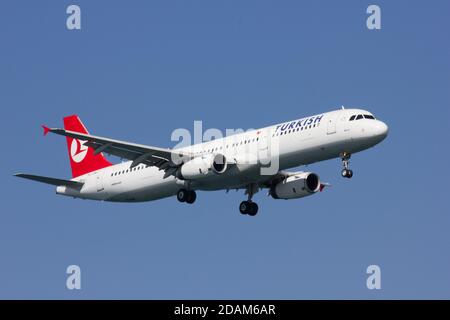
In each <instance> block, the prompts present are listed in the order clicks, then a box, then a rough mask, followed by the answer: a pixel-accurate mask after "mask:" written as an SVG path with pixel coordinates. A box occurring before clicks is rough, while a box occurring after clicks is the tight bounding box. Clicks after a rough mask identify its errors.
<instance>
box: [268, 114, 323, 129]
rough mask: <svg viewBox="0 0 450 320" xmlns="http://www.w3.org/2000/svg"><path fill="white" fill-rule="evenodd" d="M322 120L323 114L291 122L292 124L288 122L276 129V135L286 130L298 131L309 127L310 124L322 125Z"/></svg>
mask: <svg viewBox="0 0 450 320" xmlns="http://www.w3.org/2000/svg"><path fill="white" fill-rule="evenodd" d="M322 118H323V114H321V115H318V116H313V117H309V118H303V119H300V120H295V121H291V122H286V123H283V124H279V125H277V127H276V128H275V133H277V132H279V131H281V132H283V131H285V130H292V129H297V128H300V127H304V126H308V125H310V124H318V123H320V121H321V120H322Z"/></svg>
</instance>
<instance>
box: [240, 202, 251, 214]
mask: <svg viewBox="0 0 450 320" xmlns="http://www.w3.org/2000/svg"><path fill="white" fill-rule="evenodd" d="M249 208H250V202H248V201H242V202H241V204H240V205H239V211H240V212H241V213H242V214H247V213H248V211H249Z"/></svg>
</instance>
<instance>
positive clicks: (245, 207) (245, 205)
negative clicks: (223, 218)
mask: <svg viewBox="0 0 450 320" xmlns="http://www.w3.org/2000/svg"><path fill="white" fill-rule="evenodd" d="M256 192H258V186H257V185H256V184H251V185H249V186H248V187H247V191H246V193H247V194H248V200H247V201H242V202H241V204H240V205H239V211H240V212H241V213H242V214H248V215H249V216H252V217H254V216H256V214H257V213H258V205H257V204H256V202H253V201H252V197H253V195H254V194H255V193H256Z"/></svg>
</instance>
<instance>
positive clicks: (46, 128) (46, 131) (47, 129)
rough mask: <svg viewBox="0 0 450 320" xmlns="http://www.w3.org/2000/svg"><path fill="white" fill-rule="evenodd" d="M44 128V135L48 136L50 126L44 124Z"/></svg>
mask: <svg viewBox="0 0 450 320" xmlns="http://www.w3.org/2000/svg"><path fill="white" fill-rule="evenodd" d="M42 129H44V136H46V135H47V133H49V132H50V128H49V127H47V126H45V125H42Z"/></svg>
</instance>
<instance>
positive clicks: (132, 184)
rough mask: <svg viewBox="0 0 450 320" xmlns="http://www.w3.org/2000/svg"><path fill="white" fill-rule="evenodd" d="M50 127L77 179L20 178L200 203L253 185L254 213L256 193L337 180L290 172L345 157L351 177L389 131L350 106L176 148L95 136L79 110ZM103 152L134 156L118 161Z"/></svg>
mask: <svg viewBox="0 0 450 320" xmlns="http://www.w3.org/2000/svg"><path fill="white" fill-rule="evenodd" d="M42 127H43V129H44V135H47V134H48V133H54V134H57V135H61V136H65V137H66V141H67V147H68V153H69V160H70V165H71V169H72V179H70V180H66V179H57V178H50V177H44V176H37V175H31V174H23V173H18V174H15V176H17V177H21V178H26V179H30V180H34V181H38V182H42V183H46V184H50V185H54V186H56V193H57V194H59V195H65V196H70V197H73V198H81V199H91V200H100V201H112V202H143V201H152V200H157V199H161V198H166V197H171V196H176V197H177V199H178V201H180V202H185V203H188V204H192V203H194V202H195V200H196V198H197V194H196V191H198V190H202V191H214V190H226V191H229V190H233V189H236V190H245V194H246V195H247V200H245V201H242V202H241V203H240V205H239V211H240V213H242V214H243V215H249V216H255V215H256V214H257V212H258V205H257V203H256V202H254V201H253V196H254V194H255V193H257V192H258V191H260V190H262V189H268V195H270V196H271V197H272V198H274V199H298V198H303V197H306V196H310V195H313V194H316V193H318V192H320V191H322V190H323V189H324V188H325V187H326V186H328V185H329V184H327V183H323V182H321V180H320V178H319V175H318V174H317V173H314V172H303V171H296V172H289V171H285V170H286V169H290V168H294V167H298V166H305V165H309V164H312V163H315V162H319V161H324V160H327V159H333V158H340V159H341V161H342V166H343V168H342V172H341V174H342V176H343V177H345V178H351V177H352V176H353V171H352V170H351V169H350V168H349V161H350V157H351V155H352V154H354V153H357V152H360V151H363V150H366V149H368V148H371V147H373V146H375V145H377V144H378V143H380V142H381V141H383V140H384V139H385V138H386V137H387V135H388V132H389V128H388V126H387V125H386V124H385V123H384V122H382V121H380V120H378V119H376V118H375V117H374V115H373V114H372V113H371V112H369V111H367V110H362V109H345V108H344V107H342V109H338V110H333V111H330V112H325V113H321V114H316V115H313V116H309V117H305V118H301V119H297V120H293V121H288V122H284V123H280V124H276V125H272V126H268V127H264V128H260V129H255V130H249V131H247V132H243V133H238V134H234V135H230V136H227V137H224V138H220V139H216V140H212V141H207V142H202V143H199V144H194V145H191V146H186V147H180V148H175V149H169V148H159V147H154V146H148V145H142V144H136V143H130V142H125V141H120V140H114V139H110V138H105V137H99V136H94V135H90V134H89V132H88V131H87V129H86V127H85V126H84V125H83V123H82V122H81V120H80V118H79V117H78V116H77V115H71V116H67V117H65V118H64V129H59V128H49V127H47V126H42ZM103 153H106V154H109V155H113V156H117V157H120V158H122V159H127V160H128V161H126V162H122V163H118V164H112V163H111V162H110V161H108V160H107V158H106V157H105V156H104V154H103ZM264 169H266V172H264ZM267 171H268V172H267Z"/></svg>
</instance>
